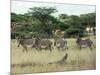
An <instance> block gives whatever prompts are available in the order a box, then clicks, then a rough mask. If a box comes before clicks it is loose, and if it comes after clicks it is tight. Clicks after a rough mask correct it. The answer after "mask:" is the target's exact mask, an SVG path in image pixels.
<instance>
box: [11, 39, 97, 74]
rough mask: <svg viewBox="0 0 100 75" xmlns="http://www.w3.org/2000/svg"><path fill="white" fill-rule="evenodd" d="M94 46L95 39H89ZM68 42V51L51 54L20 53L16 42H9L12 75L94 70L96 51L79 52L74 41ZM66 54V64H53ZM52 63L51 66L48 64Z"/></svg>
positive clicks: (35, 51) (69, 40) (55, 50)
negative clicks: (16, 74)
mask: <svg viewBox="0 0 100 75" xmlns="http://www.w3.org/2000/svg"><path fill="white" fill-rule="evenodd" d="M91 39H92V40H93V42H94V44H95V38H94V37H92V38H91ZM67 40H68V47H69V49H68V50H65V51H62V50H60V51H58V50H57V49H56V48H55V49H53V51H52V52H50V51H49V50H46V51H45V50H42V51H37V50H35V49H32V48H29V49H28V52H22V50H23V48H22V47H21V46H20V47H17V42H16V40H11V59H12V60H11V64H12V66H11V72H12V73H14V74H15V73H37V72H55V71H56V72H57V71H77V70H92V69H95V68H96V50H95V48H93V50H92V51H91V50H90V49H89V48H88V47H87V48H82V50H80V49H79V48H78V47H77V45H76V43H75V39H72V38H70V39H67ZM66 53H68V58H67V60H66V64H57V63H53V62H55V61H58V60H60V59H62V58H63V56H64V55H65V54H66ZM49 62H52V63H53V64H48V63H49Z"/></svg>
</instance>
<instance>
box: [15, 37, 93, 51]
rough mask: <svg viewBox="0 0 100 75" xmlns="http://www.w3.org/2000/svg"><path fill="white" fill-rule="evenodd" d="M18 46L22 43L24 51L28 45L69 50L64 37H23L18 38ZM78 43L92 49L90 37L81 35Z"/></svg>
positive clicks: (77, 40) (80, 46)
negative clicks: (51, 38)
mask: <svg viewBox="0 0 100 75" xmlns="http://www.w3.org/2000/svg"><path fill="white" fill-rule="evenodd" d="M17 43H18V47H19V46H20V45H21V46H22V47H23V48H24V49H23V52H24V51H27V48H28V47H31V48H35V49H36V50H42V49H45V50H47V49H48V50H50V51H52V50H53V49H54V47H56V48H57V49H58V50H66V49H67V50H68V46H67V43H68V42H67V40H66V39H64V38H56V39H54V41H53V42H52V41H51V40H49V39H41V38H32V39H21V38H17ZM76 44H77V45H78V46H79V48H80V49H81V48H82V47H83V46H86V47H89V48H90V50H92V45H93V42H92V40H90V39H85V40H83V39H81V38H80V37H77V38H76Z"/></svg>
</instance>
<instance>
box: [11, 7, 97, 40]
mask: <svg viewBox="0 0 100 75" xmlns="http://www.w3.org/2000/svg"><path fill="white" fill-rule="evenodd" d="M56 12H57V10H56V8H53V7H34V8H30V9H29V11H28V12H27V13H25V14H16V13H13V12H12V13H11V38H12V39H14V38H15V37H19V36H20V37H23V38H24V37H25V38H32V37H41V38H52V37H54V35H53V33H54V32H53V31H55V30H57V29H60V30H61V31H63V32H64V37H74V36H75V35H77V34H79V35H80V36H85V35H86V30H85V29H86V28H87V27H89V28H93V29H95V27H96V22H95V18H96V13H95V12H92V13H88V14H82V15H80V16H76V15H70V16H69V15H67V14H60V15H59V16H58V17H55V16H53V15H52V14H54V13H56Z"/></svg>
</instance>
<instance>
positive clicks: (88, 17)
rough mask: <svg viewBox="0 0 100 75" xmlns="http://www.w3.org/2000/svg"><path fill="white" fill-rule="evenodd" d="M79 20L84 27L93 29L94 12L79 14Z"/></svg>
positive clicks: (94, 23) (94, 25)
mask: <svg viewBox="0 0 100 75" xmlns="http://www.w3.org/2000/svg"><path fill="white" fill-rule="evenodd" d="M80 20H81V23H82V25H84V26H85V27H86V28H87V27H88V28H93V29H95V27H96V13H95V12H93V13H88V14H83V15H80Z"/></svg>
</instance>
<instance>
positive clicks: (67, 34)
mask: <svg viewBox="0 0 100 75" xmlns="http://www.w3.org/2000/svg"><path fill="white" fill-rule="evenodd" d="M77 34H79V36H81V37H83V36H84V33H83V30H82V29H79V28H72V27H70V28H68V29H67V30H65V35H64V37H75V36H76V35H77Z"/></svg>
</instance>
